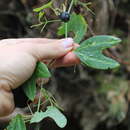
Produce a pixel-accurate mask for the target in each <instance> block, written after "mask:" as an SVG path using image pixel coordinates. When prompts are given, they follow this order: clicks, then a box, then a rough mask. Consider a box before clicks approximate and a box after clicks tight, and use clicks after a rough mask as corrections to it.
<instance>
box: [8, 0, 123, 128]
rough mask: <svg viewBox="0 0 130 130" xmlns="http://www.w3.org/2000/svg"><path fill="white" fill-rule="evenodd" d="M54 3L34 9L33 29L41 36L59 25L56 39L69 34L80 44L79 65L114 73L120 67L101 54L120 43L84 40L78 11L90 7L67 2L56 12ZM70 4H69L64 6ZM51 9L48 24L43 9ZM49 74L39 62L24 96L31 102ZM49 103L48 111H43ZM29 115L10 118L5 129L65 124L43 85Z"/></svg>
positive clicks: (99, 38)
mask: <svg viewBox="0 0 130 130" xmlns="http://www.w3.org/2000/svg"><path fill="white" fill-rule="evenodd" d="M54 2H55V0H51V1H50V2H48V3H46V4H44V5H42V6H41V7H38V8H35V9H34V10H33V11H34V13H35V14H36V15H37V17H38V22H39V23H38V24H36V25H32V27H41V32H42V31H43V30H44V28H45V27H46V25H47V24H48V23H52V22H60V23H61V25H60V27H59V28H58V31H57V35H59V36H64V37H66V38H67V37H68V36H69V34H70V32H72V33H73V34H74V37H73V38H74V41H75V42H76V43H79V44H80V47H78V48H77V49H76V50H74V51H73V52H74V53H75V55H76V56H77V57H79V59H80V61H81V63H82V64H83V65H85V66H88V67H92V68H94V69H103V70H105V69H113V68H116V67H119V63H118V62H116V61H115V60H113V59H111V58H109V57H106V56H105V55H104V54H103V53H102V51H103V50H104V49H107V48H110V47H112V46H114V45H116V44H118V43H120V42H121V40H120V39H119V38H117V37H114V36H109V35H98V36H93V37H90V38H89V39H87V40H84V41H82V40H83V38H84V36H85V35H86V33H87V27H88V25H87V22H86V20H85V18H84V16H83V15H82V14H81V12H80V7H82V8H84V9H85V10H87V11H90V12H91V13H93V12H92V11H91V10H90V9H89V8H88V6H89V5H90V4H91V3H84V2H81V1H80V0H70V1H69V0H66V1H65V3H62V4H61V8H55V7H54V6H53V3H54ZM67 2H69V3H67ZM48 8H49V9H50V10H52V11H53V12H54V15H56V17H57V19H53V20H48V18H47V17H46V13H45V12H46V9H48ZM50 77H51V73H50V72H49V70H48V67H47V65H45V64H44V63H42V62H38V63H37V66H36V69H35V71H34V73H33V75H32V76H31V78H30V79H29V80H28V81H26V82H25V83H24V85H23V86H24V87H23V89H24V92H25V94H26V96H27V97H28V98H29V100H31V101H32V102H34V100H35V96H36V93H37V89H36V80H37V79H38V78H50ZM43 97H44V102H43V100H42V99H43ZM47 102H48V104H49V105H48V106H47V108H45V107H42V106H43V105H44V104H45V103H47ZM28 107H29V109H30V113H31V114H28V115H26V116H25V115H17V116H16V117H15V118H13V119H12V120H11V122H10V124H9V125H8V126H7V128H6V129H7V130H26V125H25V123H28V122H29V123H30V124H31V123H38V122H40V121H42V120H43V119H44V118H47V117H49V118H52V119H53V120H54V121H55V122H56V124H57V125H58V126H59V127H60V128H63V127H65V126H66V124H67V119H66V117H65V116H64V115H63V114H62V113H61V111H60V110H62V108H61V107H60V106H59V105H58V104H57V102H56V99H55V98H54V97H53V95H52V94H51V93H50V92H48V91H47V90H46V89H44V88H43V83H41V85H40V95H39V98H38V102H37V104H34V105H33V107H35V108H36V109H35V110H36V111H35V112H34V113H33V112H32V110H31V107H32V106H31V107H30V105H29V104H28Z"/></svg>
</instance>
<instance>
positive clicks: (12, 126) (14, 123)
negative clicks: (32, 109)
mask: <svg viewBox="0 0 130 130" xmlns="http://www.w3.org/2000/svg"><path fill="white" fill-rule="evenodd" d="M7 130H26V126H25V123H24V120H23V118H22V116H21V115H17V116H16V117H15V118H13V119H12V120H11V122H10V123H9V125H8V127H7Z"/></svg>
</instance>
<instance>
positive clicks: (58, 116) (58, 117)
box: [30, 106, 67, 128]
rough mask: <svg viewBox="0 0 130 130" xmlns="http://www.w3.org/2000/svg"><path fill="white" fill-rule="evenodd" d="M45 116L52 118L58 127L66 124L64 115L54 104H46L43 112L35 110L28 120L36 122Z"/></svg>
mask: <svg viewBox="0 0 130 130" xmlns="http://www.w3.org/2000/svg"><path fill="white" fill-rule="evenodd" d="M47 117H49V118H52V119H53V120H54V121H55V122H56V124H57V125H58V126H59V127H60V128H63V127H65V126H66V124H67V119H66V117H65V116H64V115H63V114H62V113H61V112H60V111H59V110H58V109H57V108H56V107H54V106H48V107H47V110H46V111H45V112H36V113H35V114H34V116H33V117H32V119H31V121H30V122H31V123H38V122H40V121H42V120H43V119H44V118H47Z"/></svg>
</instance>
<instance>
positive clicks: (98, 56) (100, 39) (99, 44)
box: [74, 35, 121, 69]
mask: <svg viewBox="0 0 130 130" xmlns="http://www.w3.org/2000/svg"><path fill="white" fill-rule="evenodd" d="M119 42H121V40H120V39H119V38H116V37H113V36H107V35H102V36H94V37H91V38H89V39H88V40H85V41H84V42H82V43H81V45H80V47H79V48H77V49H76V50H75V51H74V53H75V54H76V55H77V56H78V57H79V58H80V60H81V62H82V63H83V64H85V65H87V66H89V67H92V68H96V69H109V68H115V67H118V66H119V63H117V62H116V61H114V60H112V59H110V58H108V57H106V56H104V55H103V54H102V51H103V50H104V49H106V48H110V47H112V46H113V45H116V44H118V43H119Z"/></svg>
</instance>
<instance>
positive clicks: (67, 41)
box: [62, 38, 74, 49]
mask: <svg viewBox="0 0 130 130" xmlns="http://www.w3.org/2000/svg"><path fill="white" fill-rule="evenodd" d="M73 43H74V40H73V39H72V38H66V39H64V41H63V42H62V45H63V47H64V48H65V49H67V48H70V47H72V46H73Z"/></svg>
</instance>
